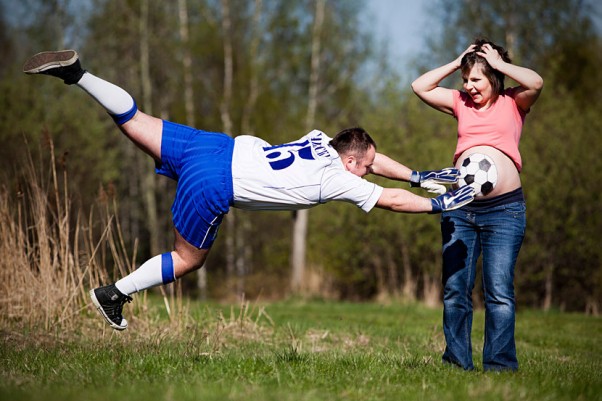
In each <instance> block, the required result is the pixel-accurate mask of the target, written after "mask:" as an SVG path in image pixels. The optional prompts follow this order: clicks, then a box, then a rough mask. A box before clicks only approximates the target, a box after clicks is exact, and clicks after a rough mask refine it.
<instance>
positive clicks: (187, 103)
mask: <svg viewBox="0 0 602 401" xmlns="http://www.w3.org/2000/svg"><path fill="white" fill-rule="evenodd" d="M178 23H179V28H180V29H179V32H180V41H181V42H182V54H181V57H182V70H183V75H184V110H185V112H186V116H185V117H186V124H187V125H188V126H190V127H194V126H195V125H196V121H195V113H194V88H193V86H192V56H191V54H190V39H189V38H190V35H189V30H188V2H187V1H186V0H178ZM197 289H198V290H199V298H200V299H207V269H206V268H205V265H203V266H202V267H201V268H200V269H199V270H197Z"/></svg>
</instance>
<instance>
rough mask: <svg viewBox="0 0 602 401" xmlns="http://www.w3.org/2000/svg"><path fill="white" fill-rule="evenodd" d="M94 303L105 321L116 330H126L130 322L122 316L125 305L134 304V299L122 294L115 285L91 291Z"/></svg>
mask: <svg viewBox="0 0 602 401" xmlns="http://www.w3.org/2000/svg"><path fill="white" fill-rule="evenodd" d="M90 297H91V298H92V302H94V305H96V309H98V311H99V312H100V314H101V315H102V316H103V317H104V318H105V320H106V321H107V322H108V323H109V324H110V325H111V327H112V328H114V329H115V330H125V329H127V327H128V322H127V320H125V319H124V318H123V316H122V315H121V311H122V310H123V304H125V303H126V302H132V297H130V296H128V295H125V294H122V293H121V291H119V290H118V289H117V287H115V284H111V285H107V286H105V287H98V288H96V289H93V290H90Z"/></svg>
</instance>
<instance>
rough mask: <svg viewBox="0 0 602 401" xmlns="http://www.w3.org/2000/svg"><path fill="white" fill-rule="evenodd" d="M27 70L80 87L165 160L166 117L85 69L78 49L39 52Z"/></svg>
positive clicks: (141, 144) (133, 138)
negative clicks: (150, 111)
mask: <svg viewBox="0 0 602 401" xmlns="http://www.w3.org/2000/svg"><path fill="white" fill-rule="evenodd" d="M23 72H25V73H27V74H44V75H51V76H54V77H57V78H60V79H62V80H63V82H65V83H66V84H67V85H73V84H75V85H77V86H79V87H80V88H82V89H83V90H84V91H86V92H87V93H88V94H89V95H90V96H92V97H93V98H94V99H95V100H96V101H97V102H98V103H99V104H100V105H101V106H102V107H104V108H105V110H107V112H108V113H109V115H110V116H111V117H112V118H113V120H114V121H115V123H116V124H117V125H118V126H119V127H120V129H121V131H122V132H123V133H124V134H125V135H126V136H127V137H128V138H129V139H130V140H131V141H132V142H134V143H135V144H136V145H137V146H138V147H139V148H140V149H142V150H143V151H145V152H146V153H147V154H148V155H150V156H151V157H152V158H154V159H155V160H158V161H160V160H161V133H162V127H163V122H162V120H161V119H158V118H155V117H152V116H149V115H148V114H144V113H142V112H141V111H139V110H138V107H137V106H136V102H135V101H134V99H133V98H132V96H131V95H130V94H129V93H127V92H126V91H125V90H123V89H122V88H120V87H118V86H116V85H114V84H112V83H110V82H107V81H105V80H103V79H101V78H99V77H97V76H95V75H93V74H91V73H89V72H87V71H86V70H84V69H83V68H82V67H81V65H80V60H79V56H78V54H77V52H76V51H75V50H62V51H50V52H42V53H38V54H36V55H34V56H33V57H31V58H30V59H29V60H27V61H26V62H25V64H24V65H23Z"/></svg>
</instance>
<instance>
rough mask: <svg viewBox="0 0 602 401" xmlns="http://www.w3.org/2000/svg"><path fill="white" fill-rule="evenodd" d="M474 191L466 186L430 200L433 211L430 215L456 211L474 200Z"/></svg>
mask: <svg viewBox="0 0 602 401" xmlns="http://www.w3.org/2000/svg"><path fill="white" fill-rule="evenodd" d="M474 195H475V190H474V188H473V187H471V186H470V185H466V186H464V187H462V188H459V189H456V190H455V191H451V192H448V193H446V194H443V195H439V196H437V197H436V198H432V199H431V204H432V205H433V210H432V211H431V213H441V212H446V211H448V210H454V209H458V208H460V207H462V206H464V205H466V204H468V203H470V202H472V200H473V199H474Z"/></svg>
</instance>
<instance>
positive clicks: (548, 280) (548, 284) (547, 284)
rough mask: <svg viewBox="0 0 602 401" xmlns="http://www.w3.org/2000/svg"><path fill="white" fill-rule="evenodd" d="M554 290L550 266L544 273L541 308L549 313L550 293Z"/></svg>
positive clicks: (550, 305)
mask: <svg viewBox="0 0 602 401" xmlns="http://www.w3.org/2000/svg"><path fill="white" fill-rule="evenodd" d="M553 288H554V267H553V266H552V265H551V264H550V265H549V266H548V268H547V271H546V277H545V279H544V289H545V290H544V291H545V292H544V297H543V304H542V305H541V308H542V309H543V310H544V311H549V310H550V308H551V307H552V293H553Z"/></svg>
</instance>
